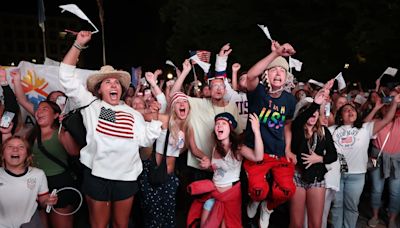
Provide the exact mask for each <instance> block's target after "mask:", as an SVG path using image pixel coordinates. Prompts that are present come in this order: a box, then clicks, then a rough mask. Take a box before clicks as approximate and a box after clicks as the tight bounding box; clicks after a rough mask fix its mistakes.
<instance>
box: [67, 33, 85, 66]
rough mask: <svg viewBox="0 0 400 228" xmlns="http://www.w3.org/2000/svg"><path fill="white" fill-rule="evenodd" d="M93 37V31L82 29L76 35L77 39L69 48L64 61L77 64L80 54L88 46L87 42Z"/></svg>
mask: <svg viewBox="0 0 400 228" xmlns="http://www.w3.org/2000/svg"><path fill="white" fill-rule="evenodd" d="M91 38H92V32H90V31H80V32H79V33H78V34H77V35H76V40H75V42H74V44H73V45H72V47H71V48H70V49H69V51H68V52H67V54H66V55H65V56H64V59H63V61H62V62H63V63H65V64H68V65H72V66H76V63H77V62H78V58H79V55H80V54H81V51H82V49H84V48H86V44H87V43H88V42H89V41H90V39H91Z"/></svg>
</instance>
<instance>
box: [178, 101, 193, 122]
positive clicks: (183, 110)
mask: <svg viewBox="0 0 400 228" xmlns="http://www.w3.org/2000/svg"><path fill="white" fill-rule="evenodd" d="M189 110H190V107H189V101H188V100H185V99H178V100H176V101H175V103H174V111H175V114H176V116H177V117H178V118H179V119H180V120H185V119H186V118H187V117H188V115H189Z"/></svg>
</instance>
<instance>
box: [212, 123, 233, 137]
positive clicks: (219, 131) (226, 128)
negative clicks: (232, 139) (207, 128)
mask: <svg viewBox="0 0 400 228" xmlns="http://www.w3.org/2000/svg"><path fill="white" fill-rule="evenodd" d="M214 131H215V134H216V135H217V139H218V140H224V139H227V138H229V134H230V132H231V128H230V125H229V123H228V121H226V120H222V119H220V120H217V121H216V122H215V126H214Z"/></svg>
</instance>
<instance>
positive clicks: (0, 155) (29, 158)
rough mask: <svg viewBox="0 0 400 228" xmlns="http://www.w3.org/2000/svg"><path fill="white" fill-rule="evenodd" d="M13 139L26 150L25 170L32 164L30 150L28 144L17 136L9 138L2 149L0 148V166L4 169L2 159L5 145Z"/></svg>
mask: <svg viewBox="0 0 400 228" xmlns="http://www.w3.org/2000/svg"><path fill="white" fill-rule="evenodd" d="M13 139H19V140H21V141H22V142H23V143H24V145H25V148H26V154H27V156H26V159H25V164H24V166H25V168H26V167H28V166H31V165H32V164H33V156H32V150H31V147H30V145H29V142H28V141H27V140H26V139H25V138H22V137H21V136H17V135H13V136H11V137H10V138H8V139H7V140H6V141H5V142H4V143H3V145H2V147H1V152H0V159H1V166H2V167H5V163H4V157H3V154H4V150H5V149H6V147H7V144H8V143H9V142H10V141H11V140H13Z"/></svg>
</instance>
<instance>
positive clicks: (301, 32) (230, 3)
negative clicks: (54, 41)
mask: <svg viewBox="0 0 400 228" xmlns="http://www.w3.org/2000/svg"><path fill="white" fill-rule="evenodd" d="M171 2H174V3H175V2H178V3H182V2H184V1H182V0H181V1H179V0H175V1H172V0H152V1H145V0H132V1H120V0H103V8H104V13H105V40H106V42H105V44H106V59H107V64H109V65H113V66H114V67H115V68H118V69H125V70H128V71H129V70H130V67H132V66H142V67H143V69H144V70H145V71H147V70H151V71H154V70H155V69H157V68H162V67H165V64H164V63H165V60H166V59H171V60H173V61H174V62H175V64H176V65H178V66H180V65H181V61H182V60H183V59H184V58H187V57H188V56H185V54H182V53H183V52H182V50H181V52H179V55H178V57H177V56H176V55H175V58H171V57H172V56H168V52H167V46H168V45H167V40H169V39H170V38H171V37H173V36H172V35H173V34H179V32H180V33H184V34H185V33H188V32H192V31H196V30H197V31H199V30H201V29H204V28H207V27H206V26H208V24H207V23H210V22H209V21H208V22H207V21H204V23H203V21H200V23H199V24H197V26H198V27H195V26H193V29H192V28H191V27H190V26H191V24H190V25H189V29H188V27H186V30H185V28H182V27H180V28H179V30H175V31H174V30H173V24H171V21H173V20H167V23H163V22H161V19H160V8H161V7H163V6H165V5H166V4H168V3H171ZM71 3H73V4H76V5H77V6H78V7H79V8H80V9H81V10H82V11H83V12H84V13H85V14H86V15H87V16H88V17H89V18H90V19H91V21H92V22H93V23H94V24H95V25H96V26H97V27H98V28H99V29H101V24H100V20H99V14H98V6H97V1H96V0H84V1H83V0H81V1H77V0H70V1H65V0H44V4H45V13H46V16H47V19H49V18H50V17H52V16H58V17H70V18H77V17H76V16H75V15H72V14H70V13H68V12H64V13H61V9H60V8H59V7H58V6H59V5H63V4H71ZM367 3H368V4H367ZM3 4H6V5H3V6H2V7H0V12H7V13H15V14H30V15H33V16H37V1H36V0H29V1H18V0H13V1H4V2H3ZM235 4H236V5H235ZM292 4H294V5H292ZM190 5H192V6H193V7H197V8H202V9H203V10H204V11H197V13H199V12H200V15H194V16H193V17H201V16H203V15H201V13H203V12H204V13H205V14H207V15H212V16H211V25H210V26H214V27H212V28H210V29H213V31H214V32H215V31H217V32H218V31H219V30H218V29H219V28H218V26H221V24H219V23H215V25H214V24H212V23H213V21H212V20H215V22H218V21H219V20H221V21H223V20H224V19H227V20H228V19H229V20H232V21H235V20H234V18H232V17H229V18H228V17H226V15H223V14H221V15H219V14H218V11H219V10H221V12H222V11H223V10H224V9H226V10H228V11H227V12H228V13H230V16H236V15H237V17H238V18H240V20H239V22H242V21H244V23H243V24H244V26H243V27H242V29H243V31H237V33H236V34H235V33H234V32H235V29H231V30H230V31H228V33H227V30H226V28H225V30H224V28H221V33H220V34H215V36H214V34H210V33H207V30H205V32H204V34H201V35H202V36H200V37H184V36H182V35H181V36H182V37H178V39H179V38H181V39H182V40H183V41H184V42H179V41H176V40H175V43H174V45H175V46H179V47H183V48H182V49H184V50H185V52H184V53H187V51H188V50H189V48H191V47H193V46H190V45H193V44H201V45H205V46H207V45H208V47H204V48H206V50H210V51H212V56H214V55H215V54H216V52H217V51H218V47H221V46H222V45H223V44H224V43H225V42H231V43H232V44H233V47H232V48H233V49H234V52H233V54H231V56H230V58H229V62H228V64H232V63H233V61H239V62H241V63H242V62H243V63H244V62H246V61H247V62H246V64H243V65H244V66H245V67H244V68H245V69H248V68H249V67H250V66H251V65H252V64H254V63H255V62H256V61H257V60H258V59H259V58H260V57H263V56H265V54H266V53H267V52H268V51H269V50H268V49H269V45H270V43H269V41H268V40H267V39H266V38H265V36H264V35H263V33H262V32H261V30H259V28H257V26H256V24H257V23H261V24H262V23H266V24H268V23H269V25H268V27H269V28H270V32H271V31H272V32H271V34H272V36H273V37H274V38H276V39H277V40H279V41H281V42H290V43H292V44H294V47H295V49H296V50H297V52H298V53H296V56H295V57H296V58H298V59H300V60H303V61H304V65H303V67H304V69H303V70H302V72H299V73H297V76H298V77H299V78H300V79H303V80H304V79H306V80H308V79H309V78H313V77H314V78H315V77H320V78H321V80H326V79H328V78H329V77H332V76H334V75H333V74H335V75H336V74H337V73H338V72H340V71H341V70H343V65H344V63H350V64H351V67H350V69H349V70H347V72H344V74H345V78H351V79H354V80H359V81H363V82H364V81H366V82H369V86H373V83H374V81H375V79H376V78H377V77H378V76H379V75H380V74H381V72H383V71H384V70H385V69H386V67H388V66H391V67H396V68H400V62H399V59H400V58H398V57H397V56H398V52H399V51H400V45H399V42H397V41H398V38H399V30H400V23H399V22H398V21H397V22H396V21H393V19H392V18H396V17H397V16H396V15H399V12H398V10H394V9H398V8H399V6H398V1H394V0H383V1H382V2H379V4H375V3H374V2H373V1H372V0H365V2H364V1H363V2H358V1H355V0H351V1H344V0H343V1H339V0H338V1H333V0H331V1H330V0H326V1H324V2H321V1H317V0H304V1H290V0H288V1H285V2H277V1H257V0H249V1H245V2H243V1H238V0H236V1H235V0H226V1H225V0H224V1H219V0H214V1H211V0H199V1H196V2H193V3H190ZM347 5H352V6H351V7H347ZM242 6H243V7H244V8H245V9H242V8H240V7H242ZM247 6H249V7H247ZM364 6H365V7H366V8H362V7H364ZM235 7H236V8H235ZM251 7H255V8H251ZM274 7H275V8H274ZM279 7H280V8H279ZM340 7H341V8H340ZM212 8H213V11H212V10H211V9H212ZM246 8H248V9H247V11H246ZM194 9H196V8H194ZM254 9H256V11H258V12H257V13H258V14H257V15H255V16H254V15H251V14H253V12H254V11H255V10H254ZM272 9H273V10H274V11H270V10H272ZM208 10H210V12H208ZM229 10H234V11H229ZM193 11H196V10H193V9H189V14H188V15H185V17H184V20H186V18H187V19H188V20H189V19H190V18H189V17H190V16H191V15H190V14H192V13H193ZM241 12H246V13H247V15H248V16H246V15H241ZM365 12H369V14H368V13H365ZM254 14H255V13H254ZM358 14H360V15H367V16H362V17H361V19H362V20H360V17H358V16H357V15H358ZM389 14H390V15H392V16H391V17H387V18H388V21H385V20H384V19H382V18H385V17H384V16H385V15H389ZM215 15H217V16H215ZM250 15H251V16H253V17H250ZM266 15H267V16H266ZM268 15H274V16H271V17H273V18H271V17H270V18H268ZM340 15H342V16H340ZM343 15H344V16H343ZM393 15H395V16H393ZM289 16H292V17H289ZM241 18H242V19H241ZM287 18H289V19H290V18H291V19H293V18H295V19H297V18H298V19H299V20H298V21H299V23H298V24H294V23H293V20H292V21H290V20H286V19H287ZM207 19H210V18H207V16H206V18H205V20H207ZM271 19H272V20H271ZM320 19H321V20H320ZM378 19H380V20H378ZM78 20H79V19H78ZM191 20H193V18H191ZM246 20H248V22H246ZM181 21H182V20H181ZM379 23H384V24H382V25H384V26H380V25H381V24H379ZM217 24H219V25H217ZM372 25H374V26H372ZM388 25H389V26H388ZM34 26H38V25H37V23H35V24H34ZM80 26H82V27H83V28H87V29H92V28H91V26H90V25H89V24H88V23H87V22H86V21H84V20H80ZM181 26H182V24H181ZM184 26H185V25H184ZM186 26H187V25H186ZM223 26H225V25H223ZM233 26H235V25H233ZM291 26H292V27H291ZM77 27H79V26H77ZM373 28H374V29H376V31H375V30H373V31H372V32H371V30H372V29H373ZM379 28H382V29H383V30H382V31H380V30H379ZM69 29H77V28H69ZM248 31H250V33H251V34H250V33H249V34H250V36H248V37H246V35H247V32H248ZM347 32H351V33H347ZM349 34H350V35H349ZM386 34H388V35H386ZM385 35H386V37H385ZM204 37H207V39H206V42H205V43H204ZM175 38H176V37H175ZM311 38H312V39H311ZM70 39H71V40H72V39H73V38H72V37H70ZM202 39H203V41H202ZM71 42H72V41H71ZM196 42H197V43H196ZM358 42H359V43H360V45H361V43H362V45H364V46H363V48H364V47H367V48H368V49H367V48H365V49H362V48H358V45H359V43H358ZM243 43H244V44H243ZM89 46H90V47H89V49H88V50H85V51H84V53H83V54H82V55H83V57H84V58H85V61H84V62H85V66H84V68H87V69H99V68H100V66H101V65H103V62H102V49H101V48H102V44H101V33H100V32H99V33H98V34H95V35H93V37H92V41H91V42H90V43H89ZM195 48H203V46H200V47H195ZM246 48H248V49H249V50H250V48H253V50H254V49H255V48H258V50H256V51H253V50H252V51H253V52H250V51H249V52H245V51H246ZM192 50H193V49H192ZM169 51H170V50H169ZM239 51H242V52H239ZM239 53H240V54H239ZM243 53H245V54H243ZM169 54H171V52H170V53H169ZM179 58H180V59H179ZM362 58H365V59H366V61H364V62H362V61H360V59H362ZM376 60H379V62H377V61H376ZM228 70H229V69H228ZM399 74H400V73H399ZM295 76H296V75H295ZM398 76H399V75H397V77H396V80H397V81H398V79H397V78H398ZM366 78H368V80H366ZM386 78H387V77H386Z"/></svg>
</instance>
